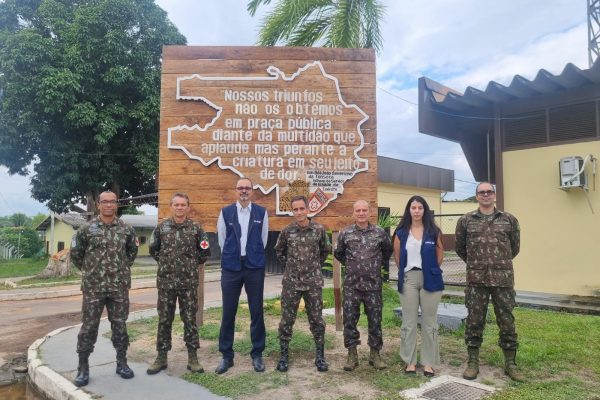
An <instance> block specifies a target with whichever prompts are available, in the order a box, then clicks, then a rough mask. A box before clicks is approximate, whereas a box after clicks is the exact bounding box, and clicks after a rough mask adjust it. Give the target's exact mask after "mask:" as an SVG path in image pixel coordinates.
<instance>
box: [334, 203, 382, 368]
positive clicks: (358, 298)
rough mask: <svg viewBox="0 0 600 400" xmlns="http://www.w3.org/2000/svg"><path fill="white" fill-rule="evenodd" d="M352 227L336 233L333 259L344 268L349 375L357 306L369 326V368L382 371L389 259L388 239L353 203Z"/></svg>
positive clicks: (354, 358) (356, 339)
mask: <svg viewBox="0 0 600 400" xmlns="http://www.w3.org/2000/svg"><path fill="white" fill-rule="evenodd" d="M353 215H354V220H355V223H354V224H353V225H351V226H349V227H347V228H345V229H344V230H342V232H340V235H339V238H338V242H337V246H336V249H335V251H334V253H333V254H334V256H335V258H337V259H338V260H339V261H340V262H341V263H342V264H344V265H345V266H346V277H345V280H344V346H346V348H347V349H348V360H347V361H346V365H345V366H344V370H346V371H352V370H353V369H355V368H356V367H357V366H358V353H357V351H356V346H357V345H359V344H360V333H359V332H358V329H357V328H356V325H357V323H358V319H359V318H360V303H363V304H364V307H365V313H366V314H367V320H368V322H369V347H370V349H371V351H370V355H369V364H370V365H372V366H374V367H375V368H376V369H384V368H385V364H384V363H383V362H382V361H381V357H380V355H379V351H380V350H381V347H382V346H383V336H382V333H381V312H382V309H383V299H382V277H381V270H382V265H383V260H387V259H389V258H390V256H391V255H392V244H391V241H390V237H389V235H388V234H387V233H386V232H385V231H384V230H383V229H382V228H380V227H378V226H376V225H372V224H371V223H370V222H369V217H370V215H371V212H370V208H369V203H367V202H366V201H364V200H358V201H357V202H355V203H354V212H353Z"/></svg>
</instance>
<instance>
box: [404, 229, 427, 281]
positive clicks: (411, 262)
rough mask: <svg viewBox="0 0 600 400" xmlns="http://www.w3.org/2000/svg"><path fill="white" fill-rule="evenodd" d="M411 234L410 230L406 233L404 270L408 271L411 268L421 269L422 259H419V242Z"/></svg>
mask: <svg viewBox="0 0 600 400" xmlns="http://www.w3.org/2000/svg"><path fill="white" fill-rule="evenodd" d="M422 241H423V240H417V239H415V237H414V236H413V234H412V232H409V233H408V239H407V240H406V256H407V257H406V258H407V260H406V267H405V268H404V272H408V271H410V270H411V269H413V268H418V269H423V265H422V264H423V260H422V259H421V242H422Z"/></svg>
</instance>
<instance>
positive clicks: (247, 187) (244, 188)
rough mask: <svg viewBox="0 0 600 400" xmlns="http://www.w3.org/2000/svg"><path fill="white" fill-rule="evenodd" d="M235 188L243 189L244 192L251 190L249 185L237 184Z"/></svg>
mask: <svg viewBox="0 0 600 400" xmlns="http://www.w3.org/2000/svg"><path fill="white" fill-rule="evenodd" d="M236 189H237V190H239V191H240V192H241V191H242V190H245V191H246V192H248V191H250V190H252V188H251V187H250V186H238V187H236Z"/></svg>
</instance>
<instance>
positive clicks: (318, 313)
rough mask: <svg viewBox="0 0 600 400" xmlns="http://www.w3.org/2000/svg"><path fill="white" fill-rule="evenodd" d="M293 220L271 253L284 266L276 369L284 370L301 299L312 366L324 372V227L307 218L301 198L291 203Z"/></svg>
mask: <svg viewBox="0 0 600 400" xmlns="http://www.w3.org/2000/svg"><path fill="white" fill-rule="evenodd" d="M291 205H292V212H293V213H294V218H295V221H294V222H292V223H291V224H289V225H288V226H286V227H285V228H284V229H283V230H282V231H281V233H280V234H279V238H278V239H277V244H275V252H276V253H277V258H278V259H279V261H281V262H282V263H283V264H284V268H285V270H284V274H283V280H282V285H283V289H282V291H281V322H280V323H279V343H280V346H281V358H280V360H279V363H278V364H277V370H278V371H281V372H285V371H287V370H288V360H289V344H290V340H292V328H293V326H294V322H295V321H296V313H297V312H298V305H299V304H300V299H301V298H304V303H305V304H306V313H307V316H308V322H309V323H310V331H311V332H312V334H313V337H314V338H315V345H316V357H315V365H316V367H317V370H318V371H320V372H324V371H327V370H328V368H329V366H328V365H327V362H326V361H325V321H324V320H323V316H322V311H323V275H322V273H321V268H322V266H323V263H324V262H325V260H326V258H327V255H328V254H329V252H330V251H331V246H330V245H329V240H328V239H327V232H326V231H325V227H323V225H321V224H317V223H315V222H313V221H310V220H309V219H308V201H307V200H306V197H304V196H296V197H293V198H292V200H291Z"/></svg>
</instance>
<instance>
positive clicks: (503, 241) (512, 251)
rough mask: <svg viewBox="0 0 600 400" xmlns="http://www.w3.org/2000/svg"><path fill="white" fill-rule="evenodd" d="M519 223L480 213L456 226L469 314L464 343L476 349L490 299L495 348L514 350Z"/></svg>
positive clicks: (508, 216) (498, 213) (469, 215)
mask: <svg viewBox="0 0 600 400" xmlns="http://www.w3.org/2000/svg"><path fill="white" fill-rule="evenodd" d="M519 246H520V233H519V222H518V221H517V219H516V218H515V217H514V216H512V215H511V214H509V213H507V212H502V211H499V210H496V209H495V210H494V213H493V214H491V215H485V214H482V213H481V212H479V210H476V211H472V212H469V213H467V214H465V215H463V216H462V217H461V218H460V219H459V220H458V222H457V224H456V253H457V254H458V255H459V257H460V258H462V259H463V260H464V261H465V262H466V263H467V287H466V288H465V305H466V307H467V309H468V311H469V314H468V317H467V324H466V328H465V343H466V344H467V346H468V347H473V348H479V347H480V346H481V342H482V341H483V329H484V327H485V318H486V315H487V310H488V304H489V298H490V296H491V297H492V304H493V306H494V312H495V313H496V323H497V324H498V328H499V329H500V338H499V341H498V344H499V346H500V347H501V348H503V349H504V350H516V349H517V346H518V342H517V333H516V331H515V322H514V317H513V315H512V310H513V308H514V307H515V291H514V272H513V265H512V259H513V258H514V257H515V256H516V255H517V254H519Z"/></svg>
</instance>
